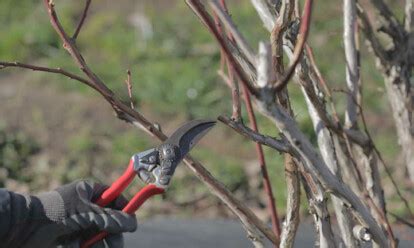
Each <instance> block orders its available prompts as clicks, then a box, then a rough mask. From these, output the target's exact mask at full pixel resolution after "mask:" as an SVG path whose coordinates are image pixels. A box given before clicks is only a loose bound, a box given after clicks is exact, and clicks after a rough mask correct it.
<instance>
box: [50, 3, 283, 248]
mask: <svg viewBox="0 0 414 248" xmlns="http://www.w3.org/2000/svg"><path fill="white" fill-rule="evenodd" d="M44 4H45V6H46V9H47V10H48V14H49V17H50V21H51V24H52V26H53V27H54V29H55V31H56V32H57V33H58V35H59V36H60V38H61V40H62V41H63V44H64V48H65V49H66V50H67V51H68V52H69V54H70V55H71V56H72V58H73V59H74V61H75V63H76V64H77V65H78V66H79V67H80V69H81V70H82V71H83V72H84V73H85V74H86V75H87V76H88V78H89V79H90V82H91V84H92V85H89V84H88V85H89V86H91V87H92V88H94V89H95V90H96V91H98V92H99V93H100V94H101V95H102V96H103V97H104V98H105V100H106V101H107V102H108V103H109V104H110V105H111V106H112V108H113V109H114V110H115V112H116V113H117V116H118V118H120V119H122V120H125V121H127V122H130V123H132V124H133V125H135V126H137V127H139V128H141V129H143V130H145V131H146V132H147V133H149V134H151V135H152V136H155V137H157V138H158V139H159V140H161V141H164V140H166V139H167V136H166V135H165V134H164V133H163V132H162V131H161V130H159V129H158V128H156V127H155V126H154V125H153V124H152V123H151V122H150V121H148V120H147V119H146V118H145V117H144V116H143V115H141V114H140V113H139V112H137V111H135V110H133V109H131V108H130V107H129V106H128V105H126V104H124V103H123V102H121V101H120V100H118V98H116V97H115V95H114V93H113V92H112V91H111V90H110V89H108V87H107V86H106V85H105V84H104V83H103V82H102V80H101V79H99V77H98V76H97V75H95V74H94V73H93V72H92V71H91V70H90V68H89V67H88V66H87V64H86V62H85V60H84V59H83V57H82V55H81V54H80V52H79V51H78V49H77V48H76V46H75V43H74V41H73V40H71V39H70V38H69V36H68V35H67V33H66V32H65V31H64V29H63V27H62V26H61V24H60V22H59V20H58V17H57V14H56V12H55V9H54V4H53V2H52V1H49V0H44ZM183 161H184V163H185V164H186V165H187V166H188V167H189V168H190V169H191V170H192V171H193V172H194V173H195V175H196V176H197V177H198V178H199V179H200V180H201V181H202V182H203V183H205V185H206V186H207V187H208V188H209V189H210V190H211V192H212V193H214V194H215V195H216V196H217V197H219V198H220V199H221V200H222V201H223V202H224V203H225V204H226V205H227V206H228V207H229V208H230V209H231V210H232V211H233V213H234V214H235V215H237V216H238V218H239V219H240V220H241V222H242V223H243V224H244V225H245V226H246V227H247V228H250V229H251V230H253V229H254V228H255V227H256V228H257V229H258V230H260V231H261V232H262V233H263V234H264V235H265V236H266V237H267V238H268V239H269V240H271V241H272V242H273V243H276V242H277V238H276V237H275V235H274V234H273V232H272V231H271V230H270V229H269V228H268V227H267V226H266V224H264V223H263V222H262V221H261V220H260V219H259V218H258V217H257V216H256V215H255V214H254V213H253V212H252V211H251V210H250V209H249V208H247V207H246V206H245V205H244V203H242V202H241V201H239V200H238V199H236V198H235V197H234V195H232V194H231V192H229V190H227V189H226V188H225V187H224V185H223V184H221V183H220V182H219V181H217V179H215V178H214V177H213V176H212V175H211V174H210V172H209V171H207V170H206V169H205V168H204V167H203V165H202V164H201V163H199V162H198V161H196V160H195V159H193V158H192V157H191V156H190V155H188V156H186V157H185V159H184V160H183Z"/></svg>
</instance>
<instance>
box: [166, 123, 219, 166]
mask: <svg viewBox="0 0 414 248" xmlns="http://www.w3.org/2000/svg"><path fill="white" fill-rule="evenodd" d="M215 124H216V121H214V120H193V121H190V122H187V123H186V124H184V125H182V126H181V127H180V128H178V129H177V130H176V131H175V132H174V133H173V134H172V135H171V136H170V137H169V138H168V139H167V140H166V141H165V142H164V144H172V145H175V146H177V147H178V148H179V149H180V153H181V157H180V160H181V159H183V158H184V157H185V155H187V153H188V152H190V150H191V149H192V148H193V147H194V146H195V144H197V143H198V141H199V140H200V139H201V138H202V137H203V136H204V135H205V134H206V133H207V132H208V131H209V130H210V129H211V128H212V127H213V126H214V125H215Z"/></svg>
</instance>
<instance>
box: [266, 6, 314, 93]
mask: <svg viewBox="0 0 414 248" xmlns="http://www.w3.org/2000/svg"><path fill="white" fill-rule="evenodd" d="M312 3H313V1H312V0H306V2H305V6H304V9H303V16H302V19H301V24H300V29H299V34H298V38H297V41H296V45H295V48H294V50H293V58H292V60H291V63H290V66H289V68H288V69H287V71H286V72H285V74H284V75H283V77H282V78H280V79H278V80H277V82H275V83H274V84H272V85H274V86H273V87H274V89H275V90H276V91H280V90H281V89H283V88H284V87H285V86H286V85H287V83H288V82H289V80H290V78H291V77H292V76H293V73H294V72H295V69H296V65H297V64H298V63H299V60H300V58H301V57H302V52H303V47H304V45H305V43H306V39H307V37H308V33H309V26H310V19H311V14H312Z"/></svg>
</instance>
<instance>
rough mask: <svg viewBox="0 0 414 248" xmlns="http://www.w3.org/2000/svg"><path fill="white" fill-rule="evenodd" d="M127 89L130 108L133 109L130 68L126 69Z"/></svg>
mask: <svg viewBox="0 0 414 248" xmlns="http://www.w3.org/2000/svg"><path fill="white" fill-rule="evenodd" d="M125 83H126V85H127V89H128V96H129V102H130V103H131V108H132V109H134V108H135V107H134V103H133V101H132V83H131V70H127V79H126V80H125Z"/></svg>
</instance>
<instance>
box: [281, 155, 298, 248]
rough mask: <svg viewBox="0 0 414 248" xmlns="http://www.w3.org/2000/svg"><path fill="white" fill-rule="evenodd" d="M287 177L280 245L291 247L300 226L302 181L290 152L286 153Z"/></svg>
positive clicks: (286, 247) (284, 247)
mask: <svg viewBox="0 0 414 248" xmlns="http://www.w3.org/2000/svg"><path fill="white" fill-rule="evenodd" d="M285 178H286V190H287V201H286V217H285V221H284V222H283V226H282V235H281V238H280V247H281V248H291V247H293V245H294V242H295V236H296V232H297V229H298V226H299V208H300V181H299V172H298V168H297V165H296V163H295V161H294V160H293V158H292V156H291V155H290V154H285Z"/></svg>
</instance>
